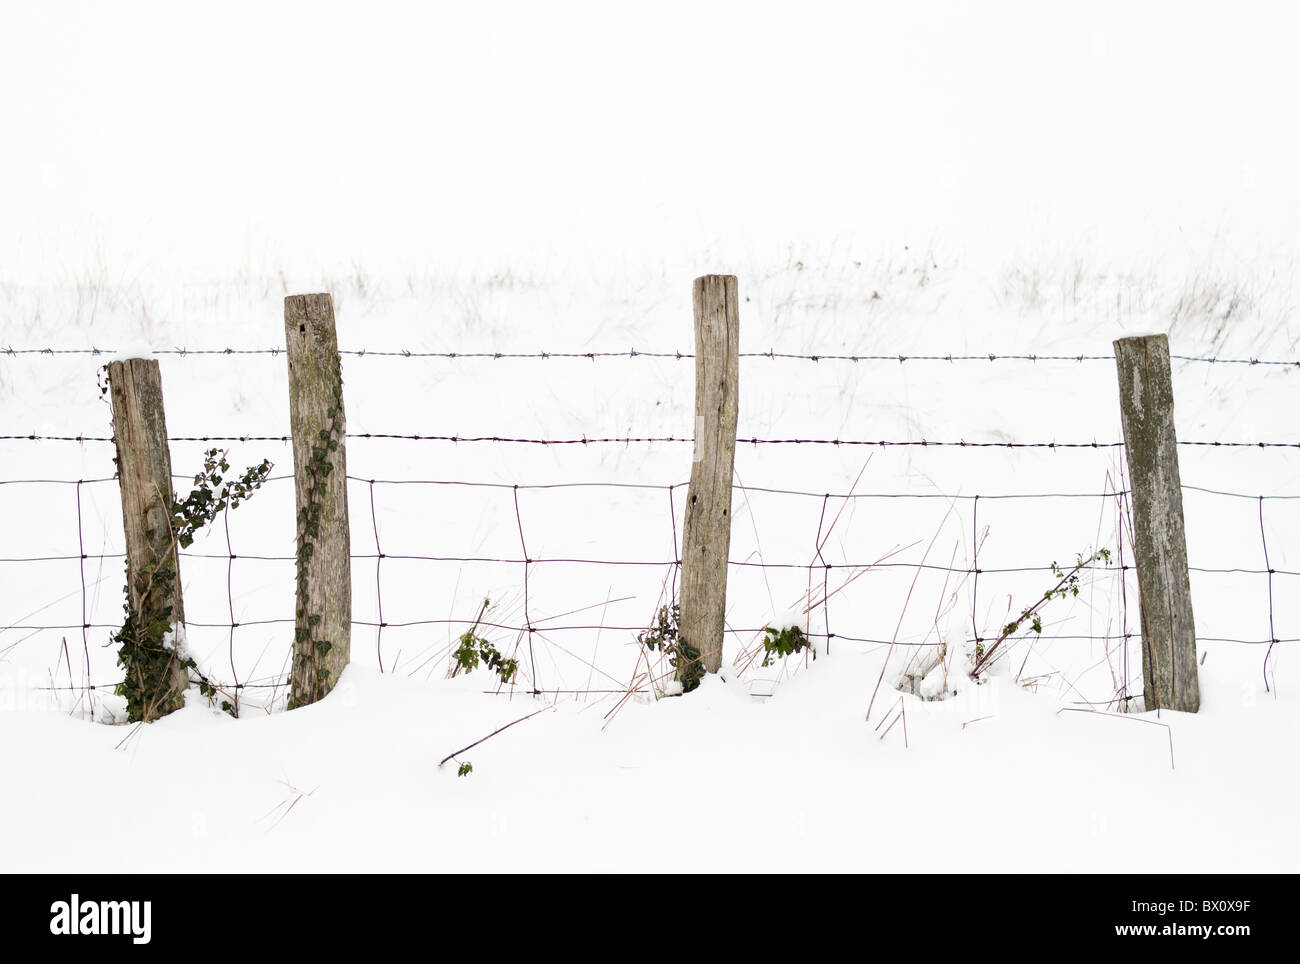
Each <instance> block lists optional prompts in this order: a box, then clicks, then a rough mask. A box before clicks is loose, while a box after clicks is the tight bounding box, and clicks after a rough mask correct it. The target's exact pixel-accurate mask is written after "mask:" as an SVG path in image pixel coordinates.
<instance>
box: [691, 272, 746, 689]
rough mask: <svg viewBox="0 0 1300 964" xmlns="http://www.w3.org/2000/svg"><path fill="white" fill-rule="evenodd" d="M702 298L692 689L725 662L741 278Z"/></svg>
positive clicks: (699, 291)
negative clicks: (723, 658) (738, 283)
mask: <svg viewBox="0 0 1300 964" xmlns="http://www.w3.org/2000/svg"><path fill="white" fill-rule="evenodd" d="M694 296H695V456H694V461H693V463H692V465H691V484H690V488H689V489H688V490H687V497H686V526H685V531H684V533H683V537H682V598H681V607H682V609H681V619H680V621H679V634H680V639H679V645H682V646H683V647H684V648H683V650H682V653H681V658H679V661H678V666H677V678H678V679H679V680H681V681H682V683H683V688H684V689H686V690H691V689H694V688H695V687H696V686H697V685H699V678H700V676H702V675H703V672H709V673H716V672H717V671H718V669H719V668H720V667H721V665H722V638H723V629H724V620H725V617H726V609H727V557H728V554H729V552H730V551H731V476H732V470H733V468H734V466H735V462H736V416H737V412H738V408H739V395H740V298H739V296H738V295H737V289H736V276H735V275H716V274H714V275H705V276H704V277H702V278H696V279H695V288H694ZM697 651H698V652H697ZM700 664H702V667H703V672H702V671H701V668H700Z"/></svg>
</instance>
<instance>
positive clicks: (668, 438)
mask: <svg viewBox="0 0 1300 964" xmlns="http://www.w3.org/2000/svg"><path fill="white" fill-rule="evenodd" d="M344 437H345V438H347V439H351V440H358V439H378V440H388V441H403V442H451V443H455V444H477V443H497V444H504V445H543V446H545V445H633V444H637V445H655V444H688V443H689V444H692V445H693V444H694V443H695V439H693V438H688V437H685V436H678V435H662V436H598V437H587V436H585V435H584V436H582V437H580V438H526V437H522V436H508V435H424V434H410V435H401V434H398V433H394V432H349V433H347V435H346V436H344ZM0 441H7V442H78V443H82V444H84V443H86V442H103V443H108V442H112V441H114V439H113V438H112V436H106V435H40V434H37V433H35V432H32V433H28V434H26V435H0ZM167 441H168V442H207V443H211V442H279V443H281V444H285V445H287V444H289V443H290V442H292V441H293V437H292V436H289V435H171V436H168V438H167ZM736 444H737V445H738V446H739V445H753V446H759V445H830V446H847V447H858V448H863V447H867V448H870V447H874V448H882V449H883V448H970V449H1048V450H1055V449H1118V448H1123V447H1124V443H1123V442H1098V441H1095V440H1094V441H1091V442H1057V441H1051V442H972V441H968V440H966V439H957V440H951V439H949V440H939V439H848V438H833V439H832V438H758V437H757V436H752V437H750V438H737V439H736ZM1178 444H1179V445H1184V446H1200V447H1209V448H1251V449H1253V448H1259V449H1279V448H1281V449H1300V442H1247V441H1223V440H1217V439H1216V440H1206V439H1192V440H1185V439H1179V440H1178Z"/></svg>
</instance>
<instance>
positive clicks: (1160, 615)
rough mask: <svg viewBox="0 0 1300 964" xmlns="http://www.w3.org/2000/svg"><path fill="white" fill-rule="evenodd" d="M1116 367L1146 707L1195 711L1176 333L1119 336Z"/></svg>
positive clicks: (1198, 697) (1193, 634)
mask: <svg viewBox="0 0 1300 964" xmlns="http://www.w3.org/2000/svg"><path fill="white" fill-rule="evenodd" d="M1115 367H1116V369H1117V370H1118V372H1119V400H1120V412H1121V414H1122V416H1123V420H1124V448H1125V452H1126V454H1127V457H1128V474H1129V482H1130V485H1131V486H1132V490H1133V541H1134V548H1135V551H1136V555H1137V560H1136V561H1137V574H1138V597H1139V600H1140V607H1141V619H1142V679H1143V684H1144V686H1145V691H1146V695H1145V703H1146V708H1147V709H1148V710H1154V709H1168V710H1182V711H1184V712H1187V713H1195V712H1196V711H1197V710H1198V709H1199V708H1200V705H1201V695H1200V686H1199V683H1198V681H1197V670H1196V627H1195V625H1194V623H1193V621H1192V588H1191V580H1190V578H1189V576H1188V573H1187V536H1186V533H1185V531H1184V529H1183V490H1182V480H1181V479H1180V477H1179V474H1178V443H1177V439H1176V437H1175V435H1174V389H1173V379H1172V371H1171V367H1170V363H1169V339H1168V337H1166V336H1165V335H1147V336H1145V337H1138V338H1121V339H1119V340H1118V341H1116V342H1115Z"/></svg>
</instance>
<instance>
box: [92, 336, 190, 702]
mask: <svg viewBox="0 0 1300 964" xmlns="http://www.w3.org/2000/svg"><path fill="white" fill-rule="evenodd" d="M107 367H108V385H109V396H110V400H111V402H112V407H113V440H114V442H115V443H116V445H117V476H118V481H119V485H120V488H121V490H122V528H123V531H124V532H125V535H126V586H127V621H126V624H125V626H124V627H123V631H122V632H121V633H120V634H118V636H117V641H118V643H119V644H120V646H121V647H122V650H121V653H120V655H119V657H118V661H119V662H120V663H121V664H122V666H123V668H124V669H125V671H126V673H125V677H124V679H123V682H122V685H121V688H120V692H121V693H122V694H123V695H125V696H126V701H127V714H128V717H129V718H130V719H131V720H143V721H144V722H149V721H151V720H156V719H157V718H158V717H160V716H165V715H167V714H168V713H172V712H174V711H176V710H179V709H180V708H181V707H182V706H184V705H185V688H186V687H187V686H189V681H190V679H189V670H188V669H187V668H186V666H185V663H184V660H185V658H186V657H185V652H184V640H185V631H184V626H185V611H184V608H183V606H182V604H181V579H180V562H179V558H178V556H177V546H176V539H175V535H174V533H173V530H172V505H173V502H174V501H175V500H174V498H173V496H172V459H171V453H170V451H169V450H168V448H167V419H166V417H165V416H164V414H163V393H162V375H161V373H160V372H159V369H158V362H157V361H156V360H154V359H152V358H148V359H146V358H130V359H127V360H125V361H114V362H109V364H108V366H107Z"/></svg>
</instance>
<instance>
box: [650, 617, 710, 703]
mask: <svg viewBox="0 0 1300 964" xmlns="http://www.w3.org/2000/svg"><path fill="white" fill-rule="evenodd" d="M681 615H682V607H681V606H680V605H679V604H677V603H673V605H672V608H671V609H670V608H669V607H668V606H660V607H659V613H658V615H656V616H655V621H654V625H652V626H651V627H650V628H649V629H647V630H646V631H645V632H643V633H640V634H639V635H638V636H637V638H636V641H637V642H638V643H640V644H641V645H642V646H644V647H645V648H646V649H648V650H650V651H651V652H654V651H655V650H658V651H659V652H661V653H665V654H667V656H668V662H669V664H670V665H671V666H672V667H673V670H674V673H675V675H676V677H677V679H679V680H680V681H681V684H682V692H683V693H689V692H691V691H692V690H694V689H696V688H697V687H698V686H699V685H700V681H701V680H702V679H704V661H703V660H702V659H700V651H699V649H698V648H697V647H695V646H692V645H691V644H690V643H688V642H686V640H684V639H682V638H681V632H680V627H679V623H680V621H681Z"/></svg>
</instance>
